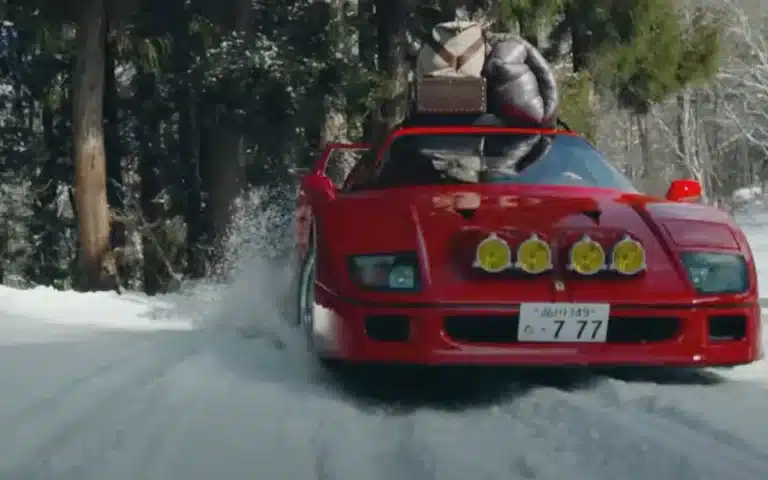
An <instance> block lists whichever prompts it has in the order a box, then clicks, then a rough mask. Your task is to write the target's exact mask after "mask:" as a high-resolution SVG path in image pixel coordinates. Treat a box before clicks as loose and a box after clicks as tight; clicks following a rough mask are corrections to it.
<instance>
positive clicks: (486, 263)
mask: <svg viewBox="0 0 768 480" xmlns="http://www.w3.org/2000/svg"><path fill="white" fill-rule="evenodd" d="M511 263H512V250H510V248H509V244H507V242H505V241H504V239H503V238H499V237H498V236H497V235H496V234H495V233H492V234H491V235H490V236H488V238H486V239H484V240H483V241H482V242H480V243H479V244H478V245H477V250H476V251H475V262H474V264H473V265H474V266H475V267H477V268H480V269H482V270H484V271H486V272H488V273H498V272H501V271H503V270H505V269H507V268H509V266H510V265H511Z"/></svg>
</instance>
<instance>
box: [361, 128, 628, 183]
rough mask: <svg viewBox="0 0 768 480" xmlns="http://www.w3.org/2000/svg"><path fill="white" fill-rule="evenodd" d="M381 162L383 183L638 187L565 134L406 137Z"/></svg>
mask: <svg viewBox="0 0 768 480" xmlns="http://www.w3.org/2000/svg"><path fill="white" fill-rule="evenodd" d="M380 165H381V168H380V170H379V173H378V179H377V181H376V182H375V183H377V184H378V185H379V186H381V187H385V186H386V187H399V186H415V185H438V184H451V183H480V184H489V183H490V184H497V183H507V184H524V185H570V186H584V187H603V188H612V189H617V190H621V191H625V192H636V191H637V190H636V189H635V188H634V186H633V185H632V183H631V182H630V181H629V180H628V179H627V178H626V177H625V176H624V175H623V174H622V173H621V172H620V171H619V170H617V169H616V168H614V167H613V166H612V165H611V164H610V162H609V161H608V160H607V159H606V158H605V156H604V155H603V154H602V153H600V152H599V151H597V150H596V149H595V148H594V147H592V146H591V145H590V144H589V143H588V142H587V141H586V140H584V139H583V138H581V137H578V136H571V135H563V134H553V135H522V134H509V133H504V134H487V133H486V134H482V135H479V134H477V135H446V134H437V135H406V136H403V137H400V138H398V139H397V140H395V141H394V142H393V143H392V146H391V147H390V149H389V151H388V152H386V153H385V155H384V157H383V158H382V163H381V164H380Z"/></svg>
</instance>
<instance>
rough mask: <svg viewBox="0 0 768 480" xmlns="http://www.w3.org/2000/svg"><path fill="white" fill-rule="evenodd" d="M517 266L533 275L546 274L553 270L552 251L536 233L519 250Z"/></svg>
mask: <svg viewBox="0 0 768 480" xmlns="http://www.w3.org/2000/svg"><path fill="white" fill-rule="evenodd" d="M515 266H516V267H517V268H519V269H520V270H522V271H524V272H525V273H530V274H531V275H537V274H539V273H544V272H546V271H547V270H549V269H551V268H552V249H550V248H549V244H548V243H547V242H545V241H544V240H542V239H540V238H539V236H538V235H536V234H535V233H534V234H533V235H531V236H530V238H528V239H527V240H525V241H524V242H523V243H521V244H520V246H519V247H518V248H517V262H516V263H515Z"/></svg>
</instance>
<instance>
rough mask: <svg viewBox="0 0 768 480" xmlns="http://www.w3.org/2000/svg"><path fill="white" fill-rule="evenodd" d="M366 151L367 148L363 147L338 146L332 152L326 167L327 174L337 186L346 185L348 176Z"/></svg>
mask: <svg viewBox="0 0 768 480" xmlns="http://www.w3.org/2000/svg"><path fill="white" fill-rule="evenodd" d="M365 152H367V150H366V149H361V148H337V149H335V150H333V151H332V152H331V155H330V157H329V158H328V164H327V165H326V167H325V175H326V176H327V177H328V178H330V179H331V182H333V184H334V185H335V186H336V188H339V189H340V188H343V187H344V184H345V182H346V180H347V177H349V175H350V173H352V171H353V169H355V167H356V166H357V165H358V164H359V163H360V159H361V158H362V157H363V155H364V154H365Z"/></svg>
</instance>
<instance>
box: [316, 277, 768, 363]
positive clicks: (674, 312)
mask: <svg viewBox="0 0 768 480" xmlns="http://www.w3.org/2000/svg"><path fill="white" fill-rule="evenodd" d="M316 301H317V302H318V304H319V305H321V309H322V311H323V314H322V321H320V322H317V324H318V328H317V329H316V340H318V342H317V343H318V345H319V346H320V354H321V355H322V356H324V357H330V358H339V359H344V360H347V361H351V362H359V363H406V364H417V365H489V366H490V365H496V366H589V365H594V366H598V365H600V366H630V365H632V366H695V367H706V366H732V365H742V364H747V363H751V362H754V361H756V360H759V359H760V358H762V355H763V352H762V342H761V319H760V307H759V305H757V304H755V305H736V306H727V305H723V306H718V307H716V308H713V307H705V308H695V307H674V306H664V307H658V306H653V307H641V306H626V307H623V306H620V305H617V306H612V307H611V319H610V323H609V327H608V341H607V342H606V343H521V342H518V341H517V334H516V332H517V314H518V308H519V307H518V306H517V305H510V306H504V307H499V306H467V305H463V306H462V305H434V306H429V305H381V304H377V305H373V304H364V303H362V302H355V301H352V300H347V299H342V298H339V297H337V296H335V295H333V294H331V293H329V292H327V291H325V290H323V289H321V288H318V289H317V295H316Z"/></svg>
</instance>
